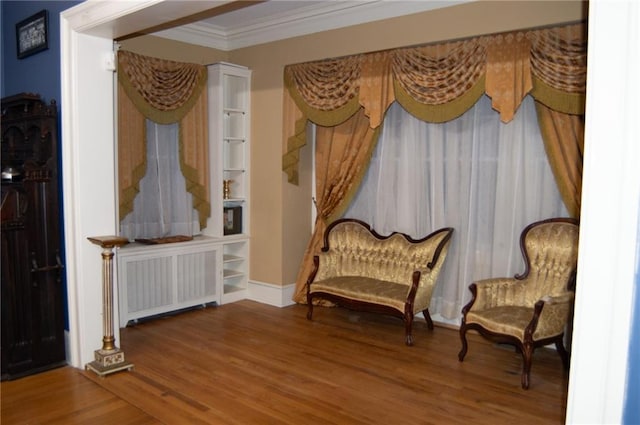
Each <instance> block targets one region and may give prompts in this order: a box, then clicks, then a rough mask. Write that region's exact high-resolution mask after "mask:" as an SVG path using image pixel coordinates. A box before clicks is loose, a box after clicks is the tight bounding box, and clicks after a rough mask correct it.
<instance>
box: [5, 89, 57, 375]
mask: <svg viewBox="0 0 640 425" xmlns="http://www.w3.org/2000/svg"><path fill="white" fill-rule="evenodd" d="M57 121H58V119H57V106H56V104H55V102H51V103H50V104H45V102H43V101H42V100H41V99H40V97H39V96H37V95H33V94H20V95H16V96H11V97H6V98H3V99H2V143H1V147H2V151H1V155H2V156H1V157H0V158H1V162H2V209H1V215H2V229H1V233H0V235H1V240H2V246H1V250H2V251H1V253H2V270H1V274H2V292H1V301H2V306H1V308H2V311H1V314H2V338H1V345H2V375H1V377H2V380H7V379H15V378H18V377H21V376H25V375H30V374H33V373H37V372H40V371H43V370H47V369H51V368H53V367H58V366H61V365H63V364H65V343H64V314H65V313H64V312H65V300H64V292H65V291H64V288H63V280H62V278H63V268H64V266H63V264H62V257H63V256H62V252H61V250H62V246H61V239H60V233H61V232H60V228H61V224H60V221H59V219H60V217H61V214H60V201H59V198H58V155H57V149H58V146H57V140H58V136H57V125H58V124H57Z"/></svg>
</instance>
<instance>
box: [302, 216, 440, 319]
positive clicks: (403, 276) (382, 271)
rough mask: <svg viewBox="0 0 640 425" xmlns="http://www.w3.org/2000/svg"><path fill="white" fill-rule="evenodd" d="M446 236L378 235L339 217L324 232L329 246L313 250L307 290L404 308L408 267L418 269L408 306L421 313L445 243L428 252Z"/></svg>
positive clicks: (410, 282) (407, 291)
mask: <svg viewBox="0 0 640 425" xmlns="http://www.w3.org/2000/svg"><path fill="white" fill-rule="evenodd" d="M448 237H449V232H447V231H440V232H436V233H434V234H432V235H430V237H427V238H425V239H422V240H420V241H415V240H412V239H409V238H408V237H407V236H405V235H403V234H401V233H395V234H393V235H391V236H389V237H388V238H385V239H380V238H379V237H376V236H375V235H374V234H373V233H371V232H370V231H369V230H368V229H367V228H366V227H365V226H363V225H362V224H361V223H359V222H356V221H346V222H341V223H339V224H338V225H336V226H334V227H333V229H332V230H331V232H329V236H328V246H329V249H328V250H326V251H325V252H321V253H320V254H319V259H320V262H319V267H318V272H317V274H316V277H315V280H314V283H313V285H312V286H311V292H314V291H329V292H334V293H336V294H338V295H342V296H347V297H350V298H355V299H359V300H362V301H369V302H375V303H378V304H386V305H389V306H391V307H394V308H396V309H398V310H400V311H404V304H405V302H406V300H407V296H408V294H409V289H411V284H412V275H413V272H414V271H416V270H419V271H420V272H421V274H420V281H419V285H418V291H417V293H416V297H415V300H414V305H413V311H414V313H418V312H421V311H423V310H425V309H426V308H428V307H429V303H430V302H431V294H432V292H433V288H434V286H435V284H436V278H437V277H438V274H439V272H440V268H441V267H442V263H443V262H444V259H445V257H446V255H447V249H448V244H444V246H443V247H442V249H441V251H440V252H439V258H437V259H435V260H436V261H434V255H435V254H436V252H437V248H438V246H440V245H441V244H442V242H443V241H444V240H445V238H447V239H448ZM432 262H434V264H431V263H432ZM429 266H431V267H429Z"/></svg>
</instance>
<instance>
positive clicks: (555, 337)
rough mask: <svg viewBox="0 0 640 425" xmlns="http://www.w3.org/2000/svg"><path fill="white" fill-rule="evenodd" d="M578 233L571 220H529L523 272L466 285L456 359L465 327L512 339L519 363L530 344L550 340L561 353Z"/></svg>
mask: <svg viewBox="0 0 640 425" xmlns="http://www.w3.org/2000/svg"><path fill="white" fill-rule="evenodd" d="M578 236H579V227H578V224H577V222H576V221H575V220H572V219H548V220H542V221H540V222H536V223H533V224H531V225H529V226H527V227H526V228H525V229H524V230H523V232H522V235H521V239H520V246H521V249H522V253H523V256H524V259H525V265H526V269H525V271H524V273H523V274H521V275H516V276H515V277H513V278H493V279H485V280H480V281H477V282H474V283H473V284H472V285H471V286H470V290H471V292H472V294H473V298H472V300H471V302H469V304H467V305H466V306H465V307H464V308H463V310H462V312H463V321H462V325H461V328H460V334H461V338H462V343H463V349H462V351H461V352H460V354H459V357H460V360H461V361H462V359H463V358H464V356H465V354H466V339H465V333H466V330H467V329H476V330H478V331H479V332H480V333H482V334H484V335H485V336H490V337H493V338H496V339H500V340H503V341H505V342H510V343H513V344H515V345H516V346H518V347H519V348H520V349H521V351H522V352H523V356H529V358H528V359H525V365H526V363H527V362H529V363H530V361H531V359H530V355H531V353H532V352H533V349H534V347H535V346H539V345H545V344H548V343H550V342H555V343H556V346H557V348H558V351H559V352H560V355H561V356H563V353H564V347H563V346H562V338H563V335H564V332H565V328H566V326H567V323H568V321H569V317H570V313H571V309H572V307H573V299H574V292H573V286H574V284H575V273H576V267H577V261H578ZM558 344H560V346H558ZM565 354H566V353H565ZM563 360H564V358H563ZM527 367H530V364H529V365H528V366H527ZM524 373H525V372H524V371H523V387H528V371H527V372H526V375H527V376H526V377H525V376H524ZM525 381H526V382H525Z"/></svg>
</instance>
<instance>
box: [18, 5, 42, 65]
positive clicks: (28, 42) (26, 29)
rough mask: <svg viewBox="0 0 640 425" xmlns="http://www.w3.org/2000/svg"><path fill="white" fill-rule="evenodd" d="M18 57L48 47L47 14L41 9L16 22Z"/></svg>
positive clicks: (20, 57) (29, 54) (24, 56)
mask: <svg viewBox="0 0 640 425" xmlns="http://www.w3.org/2000/svg"><path fill="white" fill-rule="evenodd" d="M16 42H17V45H18V59H22V58H26V57H27V56H31V55H33V54H34V53H38V52H41V51H43V50H46V49H48V48H49V14H48V12H47V10H46V9H45V10H41V11H40V12H38V13H36V14H35V15H32V16H29V17H28V18H27V19H24V20H22V21H20V22H18V23H17V24H16Z"/></svg>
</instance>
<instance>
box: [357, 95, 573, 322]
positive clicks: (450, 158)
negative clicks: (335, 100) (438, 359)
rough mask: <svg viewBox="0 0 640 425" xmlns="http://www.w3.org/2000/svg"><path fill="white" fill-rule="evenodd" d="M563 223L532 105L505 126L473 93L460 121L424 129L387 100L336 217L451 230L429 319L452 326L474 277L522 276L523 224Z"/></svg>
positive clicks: (383, 226) (381, 227)
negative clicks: (365, 165)
mask: <svg viewBox="0 0 640 425" xmlns="http://www.w3.org/2000/svg"><path fill="white" fill-rule="evenodd" d="M556 216H568V213H567V211H566V208H565V207H564V204H563V202H562V200H561V198H560V193H559V192H558V189H557V187H556V184H555V181H554V178H553V175H552V172H551V169H550V168H549V164H548V161H547V157H546V154H545V151H544V145H543V142H542V138H541V135H540V130H539V127H538V122H537V117H536V111H535V105H534V101H533V99H531V98H530V97H527V98H526V99H525V101H524V102H523V103H522V105H521V106H520V109H519V111H518V113H517V115H516V117H515V118H514V120H513V121H511V122H510V123H508V124H504V123H501V122H500V117H499V115H498V114H497V113H496V112H495V111H494V110H493V109H492V108H491V100H490V99H489V98H487V97H486V96H483V97H482V98H481V99H480V100H479V101H478V102H477V103H476V105H475V106H474V107H473V108H471V109H470V110H469V111H467V112H466V113H465V114H464V115H463V116H461V117H460V118H458V119H456V120H453V121H450V122H447V123H443V124H433V123H426V122H423V121H420V120H418V119H417V118H414V117H413V116H412V115H410V114H409V113H408V112H406V111H405V110H404V109H403V108H402V107H401V106H400V105H398V104H396V103H394V104H393V105H392V106H391V107H390V109H389V111H388V112H387V115H386V117H385V121H384V124H383V129H382V133H381V136H380V140H379V141H378V145H377V147H376V151H375V153H374V156H373V158H372V162H371V165H370V168H369V170H368V173H367V175H366V176H365V178H364V180H363V183H362V185H361V187H360V191H359V193H358V194H357V195H356V197H355V199H354V201H353V202H352V205H351V206H350V208H349V209H348V210H347V212H346V213H345V217H352V218H359V219H361V220H363V221H365V222H367V223H370V224H371V225H372V226H373V228H374V229H375V230H376V231H377V232H378V233H380V234H383V235H386V234H389V233H390V232H392V231H400V232H403V233H407V234H409V235H411V236H412V237H414V238H419V237H423V236H426V235H427V234H429V233H431V232H432V231H434V230H436V229H439V228H441V227H453V228H454V229H455V231H454V234H453V238H452V243H451V246H450V249H449V254H448V256H447V259H446V262H445V265H444V267H443V270H442V274H441V276H440V280H439V283H438V286H437V288H436V291H435V292H434V295H433V300H432V304H431V307H430V309H429V310H430V312H431V314H432V315H435V316H440V317H442V318H443V319H445V320H449V321H452V322H453V321H455V322H459V318H460V315H461V314H460V311H461V309H462V307H463V306H464V304H466V302H467V301H468V300H469V299H470V295H471V294H470V292H469V290H468V286H469V284H470V283H471V282H473V281H474V280H478V279H482V278H487V277H494V276H512V275H514V274H516V273H518V272H522V271H523V262H522V260H521V258H522V256H521V253H520V247H519V237H520V233H521V231H522V229H523V228H524V227H525V226H526V225H527V224H529V223H531V222H533V221H536V220H539V219H543V218H549V217H556Z"/></svg>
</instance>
